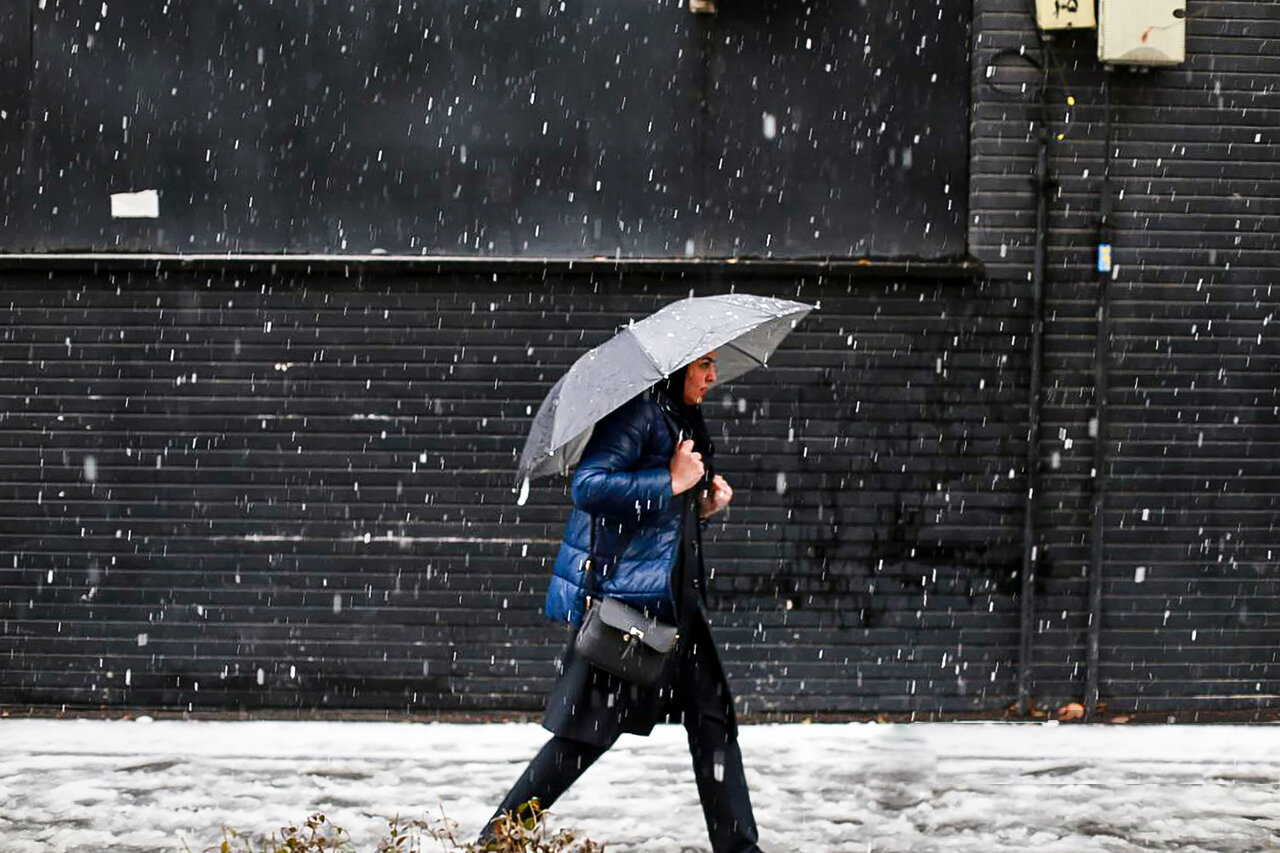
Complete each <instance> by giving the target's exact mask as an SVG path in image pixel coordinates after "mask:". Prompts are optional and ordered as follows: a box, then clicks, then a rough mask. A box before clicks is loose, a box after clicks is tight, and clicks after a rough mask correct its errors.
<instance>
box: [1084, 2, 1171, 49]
mask: <svg viewBox="0 0 1280 853" xmlns="http://www.w3.org/2000/svg"><path fill="white" fill-rule="evenodd" d="M1186 58H1187V2H1186V0H1141V2H1135V0H1098V59H1100V60H1102V61H1103V62H1110V63H1113V64H1119V65H1177V64H1179V63H1181V62H1183V61H1185V60H1186Z"/></svg>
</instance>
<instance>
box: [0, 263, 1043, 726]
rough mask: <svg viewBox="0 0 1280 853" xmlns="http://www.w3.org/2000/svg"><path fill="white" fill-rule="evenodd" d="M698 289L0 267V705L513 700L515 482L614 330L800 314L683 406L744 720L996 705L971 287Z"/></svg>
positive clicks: (992, 538)
mask: <svg viewBox="0 0 1280 853" xmlns="http://www.w3.org/2000/svg"><path fill="white" fill-rule="evenodd" d="M719 275H723V276H724V278H723V279H718V280H708V277H707V275H705V274H704V273H702V272H698V273H696V274H684V273H679V272H676V273H669V274H665V275H663V274H656V273H655V274H640V273H630V274H618V273H616V272H611V273H597V274H591V275H577V274H572V275H528V276H525V275H517V274H509V275H498V276H494V275H492V274H488V273H486V274H482V275H450V274H430V275H421V276H413V277H394V278H386V277H373V276H372V274H371V273H369V271H368V270H364V271H360V270H357V271H356V272H355V273H354V275H353V277H344V276H341V275H328V276H326V275H319V274H311V275H302V274H298V275H292V276H282V275H275V276H264V275H258V274H246V275H236V274H233V273H223V274H215V275H213V276H204V275H196V274H183V273H173V274H168V273H164V274H161V275H159V276H157V275H155V274H123V273H118V274H112V275H97V276H94V275H85V276H83V277H81V278H75V277H72V276H69V275H65V274H64V276H63V277H62V278H61V279H60V280H58V281H57V282H56V285H53V286H51V285H50V283H49V280H48V278H47V277H46V276H44V275H28V276H19V275H9V276H7V277H6V279H5V289H4V292H3V296H4V300H5V302H6V303H7V304H8V305H9V322H8V324H7V325H6V327H5V329H4V331H3V335H2V336H0V353H2V360H0V398H2V399H3V411H4V415H3V420H2V421H0V423H2V424H3V429H2V430H0V435H2V436H3V440H2V443H0V463H2V464H3V466H4V470H5V471H6V473H7V476H6V478H5V482H4V483H3V485H2V486H0V488H2V489H3V491H2V492H0V518H3V525H4V527H3V536H4V539H3V544H2V547H3V560H2V562H0V585H2V588H3V591H4V594H3V599H2V601H3V605H2V606H3V609H2V610H0V617H2V622H0V626H2V630H0V668H2V669H0V672H2V674H3V677H2V679H0V685H3V686H2V687H0V702H5V703H36V704H45V705H50V704H52V705H59V704H64V703H65V704H74V705H92V704H97V703H102V704H107V705H120V704H128V705H146V706H166V707H175V708H185V707H192V708H197V709H198V708H214V707H218V708H226V707H275V708H279V707H283V708H291V707H312V706H324V707H343V708H376V709H384V708H385V709H391V710H414V711H426V710H440V709H498V710H508V709H524V710H534V709H537V708H539V707H540V704H541V700H542V695H543V693H544V692H545V690H546V689H547V687H548V686H549V683H550V682H549V679H550V678H551V675H552V671H553V670H552V660H553V658H554V655H555V653H556V651H557V650H558V648H559V644H560V643H561V642H562V640H563V634H562V631H561V630H560V629H556V628H553V627H548V626H547V625H546V624H545V623H544V621H543V620H542V617H541V615H540V608H541V597H542V593H543V591H544V589H545V579H546V576H547V572H548V570H549V569H548V567H549V560H550V559H551V558H552V557H553V555H554V549H555V546H556V543H557V542H558V538H559V535H560V530H561V524H562V520H563V518H564V515H565V509H566V506H567V503H566V497H565V493H564V484H563V481H552V482H550V483H548V484H546V485H541V486H536V487H535V488H534V490H533V492H532V495H531V498H530V500H529V502H528V504H527V505H525V506H523V507H518V506H516V504H515V495H514V493H513V491H512V476H513V471H514V467H515V460H516V455H517V453H518V451H519V449H520V447H521V446H522V442H523V434H524V432H525V430H526V427H527V424H528V422H529V413H530V412H531V411H532V410H533V409H536V406H537V404H538V402H539V401H540V399H541V397H542V395H543V394H544V393H545V392H546V390H547V389H548V388H549V387H550V385H551V383H552V382H553V381H554V379H555V378H556V377H557V376H558V375H559V373H560V372H561V371H562V370H563V369H564V368H565V367H566V366H567V365H568V364H569V363H570V362H571V360H572V359H573V358H574V357H576V355H577V354H578V353H580V352H582V351H584V350H585V349H586V348H588V347H590V346H592V345H594V344H595V343H597V342H599V341H601V340H603V339H604V337H605V336H607V335H608V334H611V333H612V331H613V329H614V327H615V326H616V325H617V324H619V323H623V322H625V321H626V320H627V319H628V318H631V317H639V316H642V315H644V314H646V313H648V312H649V311H651V310H653V309H654V308H655V307H657V306H658V305H661V304H664V303H666V302H668V301H670V300H673V299H677V298H680V297H682V296H685V295H687V294H688V293H689V292H690V291H691V290H693V291H696V292H699V293H706V292H715V291H717V290H724V289H727V288H729V287H731V286H734V287H737V288H739V289H742V290H749V291H751V292H756V293H771V294H776V295H782V296H787V297H792V298H799V299H805V300H812V301H816V302H820V303H821V310H820V311H818V312H817V313H815V314H814V315H812V317H811V319H809V320H807V321H806V322H805V323H804V324H803V325H802V326H801V327H800V328H799V329H798V330H797V331H796V332H795V333H794V334H793V335H792V337H791V338H790V339H789V340H788V341H787V343H786V345H785V346H784V348H783V349H782V350H781V351H780V352H779V353H778V356H777V358H776V360H775V362H774V363H773V364H772V366H771V368H770V369H769V370H768V371H757V372H756V373H753V374H751V375H749V376H748V377H745V378H744V379H743V380H742V381H739V382H737V383H734V384H733V385H731V386H726V387H725V388H724V389H723V391H718V392H715V393H713V394H712V397H711V399H710V401H709V404H708V408H709V413H710V419H711V421H712V423H713V425H714V427H713V429H714V431H715V432H716V434H717V435H719V436H720V438H719V443H720V455H719V456H718V460H719V464H720V467H721V468H722V470H723V471H724V473H725V475H726V476H727V477H728V478H729V479H730V481H731V482H733V483H734V485H735V487H736V489H737V494H738V499H737V501H736V503H735V506H734V508H733V510H732V512H731V513H730V514H729V515H728V516H727V518H726V519H725V521H724V523H723V524H716V525H713V526H712V528H711V530H710V538H711V540H712V542H711V545H710V562H711V566H712V567H713V568H714V570H715V580H714V583H713V590H712V595H713V602H714V607H715V610H716V620H717V623H718V626H719V636H720V638H721V641H722V642H723V643H724V644H725V646H726V651H725V658H726V662H727V665H728V667H729V670H730V673H731V677H732V679H733V681H734V684H735V685H736V689H737V691H738V693H739V694H740V698H741V700H742V706H743V708H744V709H745V710H746V711H747V712H748V713H751V712H753V711H766V710H767V711H797V712H807V711H855V710H856V711H881V710H926V711H928V710H937V709H947V710H965V709H982V708H992V707H999V706H1002V705H1003V704H1006V703H1007V702H1008V701H1009V696H1010V692H1011V679H1012V677H1013V676H1014V669H1013V666H1012V658H1011V656H1012V654H1013V650H1015V649H1016V647H1017V635H1016V628H1017V611H1016V605H1015V602H1014V601H1013V598H1012V591H1013V589H1014V586H1013V584H1014V582H1015V578H1014V575H1015V573H1016V571H1017V560H1018V554H1019V546H1018V541H1019V529H1020V521H1021V492H1020V480H1021V472H1020V470H1019V461H1018V460H1019V459H1021V458H1022V457H1023V456H1024V453H1023V451H1022V450H1020V446H1019V440H1018V439H1019V436H1020V435H1021V434H1022V426H1021V425H1022V423H1023V421H1024V419H1025V409H1024V398H1025V393H1026V392H1025V376H1024V371H1023V370H1022V369H1021V367H1020V366H1019V365H1020V360H1019V356H1018V354H1019V353H1020V352H1022V350H1023V348H1024V345H1025V340H1024V338H1025V328H1024V326H1025V324H1024V321H1023V320H1021V319H1020V318H1019V317H1018V316H1017V315H1018V311H1017V310H1016V309H1015V308H1014V305H1013V301H1012V300H1011V299H1010V298H1009V296H1008V295H1007V294H1006V293H1005V292H1004V291H1003V290H1002V289H1001V288H1000V287H997V286H993V285H983V284H979V283H973V282H966V281H956V280H952V281H933V282H921V281H905V280H867V279H852V278H850V277H848V276H847V275H844V276H838V275H827V276H821V277H817V276H809V277H800V278H798V277H794V276H792V277H788V278H779V277H754V278H753V277H750V276H746V277H745V280H744V276H736V280H735V281H733V282H732V283H731V282H730V280H729V277H728V274H727V273H726V272H725V271H724V270H723V269H721V270H720V271H719V272H718V273H713V276H719Z"/></svg>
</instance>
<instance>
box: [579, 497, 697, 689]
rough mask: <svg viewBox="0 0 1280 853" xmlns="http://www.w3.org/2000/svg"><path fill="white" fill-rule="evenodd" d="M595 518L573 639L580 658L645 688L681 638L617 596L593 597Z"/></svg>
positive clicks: (592, 521) (661, 623)
mask: <svg viewBox="0 0 1280 853" xmlns="http://www.w3.org/2000/svg"><path fill="white" fill-rule="evenodd" d="M595 533H596V520H595V518H592V519H591V545H590V550H589V551H588V553H587V561H586V563H585V564H583V567H582V568H583V570H584V571H585V572H586V574H587V578H586V580H587V610H586V613H585V614H584V615H583V617H582V624H581V626H579V628H578V635H577V637H576V638H575V639H574V642H573V648H574V651H575V652H576V653H577V654H578V656H579V657H581V658H582V659H583V660H585V661H587V662H588V663H590V664H592V665H594V666H597V667H599V668H600V669H603V670H604V671H605V672H608V673H612V674H613V675H616V676H618V677H619V678H621V679H623V680H624V681H628V682H630V683H632V684H635V685H638V686H640V687H647V686H649V685H650V684H653V683H654V682H655V681H657V680H658V676H659V675H660V674H661V673H662V667H663V666H664V665H665V664H666V662H667V658H669V657H670V656H671V653H672V651H674V650H675V647H676V641H677V640H678V639H679V638H680V635H679V632H678V631H677V630H676V626H674V625H667V624H665V623H663V622H659V621H658V620H657V619H654V618H653V617H651V616H648V615H646V614H645V613H644V611H642V610H638V609H636V608H635V607H632V606H631V605H629V604H625V603H623V602H621V601H619V600H618V599H616V598H604V597H599V596H595V597H593V596H592V588H593V587H594V586H595V584H594V583H593V580H592V576H593V575H594V574H595V572H594V571H593V567H592V561H593V556H594V555H593V554H592V552H593V551H594V550H595V538H596V537H595Z"/></svg>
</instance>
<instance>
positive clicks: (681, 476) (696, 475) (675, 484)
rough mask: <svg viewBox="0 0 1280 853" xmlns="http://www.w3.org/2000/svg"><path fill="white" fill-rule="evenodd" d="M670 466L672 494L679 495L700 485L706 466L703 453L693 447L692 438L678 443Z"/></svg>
mask: <svg viewBox="0 0 1280 853" xmlns="http://www.w3.org/2000/svg"><path fill="white" fill-rule="evenodd" d="M670 468H671V494H673V495H678V494H680V493H681V492H687V491H689V490H690V489H692V488H693V487H694V486H696V485H698V481H699V480H701V479H702V475H703V474H705V473H706V468H705V467H704V466H703V464H702V454H701V453H699V452H698V451H696V450H694V449H693V441H692V439H685V440H684V441H682V442H680V443H679V444H678V445H676V452H675V455H674V456H672V457H671V466H670Z"/></svg>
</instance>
